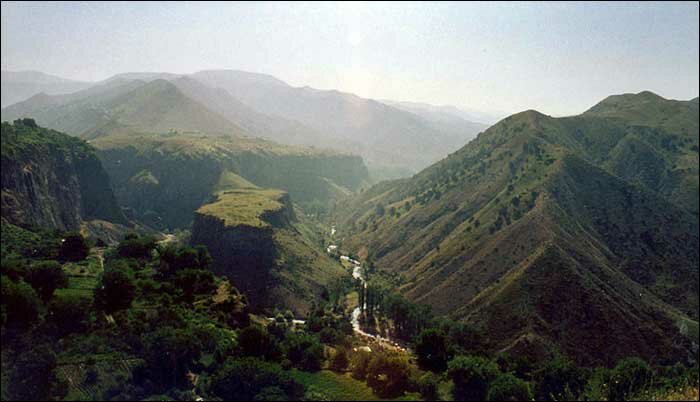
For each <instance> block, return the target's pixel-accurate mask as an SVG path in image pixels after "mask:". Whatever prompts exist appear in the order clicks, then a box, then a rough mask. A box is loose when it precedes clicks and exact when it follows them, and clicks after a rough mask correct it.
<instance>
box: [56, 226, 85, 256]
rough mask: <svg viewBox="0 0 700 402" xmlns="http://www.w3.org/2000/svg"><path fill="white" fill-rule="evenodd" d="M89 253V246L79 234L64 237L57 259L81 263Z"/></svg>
mask: <svg viewBox="0 0 700 402" xmlns="http://www.w3.org/2000/svg"><path fill="white" fill-rule="evenodd" d="M89 253H90V246H89V245H88V244H87V242H86V241H85V238H84V237H83V236H82V235H81V234H80V233H70V234H68V235H66V237H65V238H64V239H63V242H62V243H61V248H60V250H59V258H60V259H61V260H62V261H82V260H84V259H85V257H87V256H88V254H89Z"/></svg>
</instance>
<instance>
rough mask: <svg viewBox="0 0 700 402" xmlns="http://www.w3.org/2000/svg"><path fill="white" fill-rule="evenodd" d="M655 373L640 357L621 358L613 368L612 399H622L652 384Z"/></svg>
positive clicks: (611, 379) (611, 381)
mask: <svg viewBox="0 0 700 402" xmlns="http://www.w3.org/2000/svg"><path fill="white" fill-rule="evenodd" d="M653 375H654V373H653V372H652V370H651V368H650V367H649V364H647V362H645V361H644V360H642V359H640V358H638V357H629V358H626V359H622V360H620V362H618V363H617V365H616V366H615V368H614V369H613V370H612V375H611V378H610V399H611V400H616V401H621V400H624V399H627V398H628V397H630V396H632V395H634V394H636V393H639V392H640V391H642V390H643V389H644V388H645V387H648V386H649V385H650V384H651V381H652V379H653Z"/></svg>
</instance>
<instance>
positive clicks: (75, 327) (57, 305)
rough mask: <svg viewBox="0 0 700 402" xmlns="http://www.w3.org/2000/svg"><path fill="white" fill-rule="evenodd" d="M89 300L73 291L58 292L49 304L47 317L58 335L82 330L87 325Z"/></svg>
mask: <svg viewBox="0 0 700 402" xmlns="http://www.w3.org/2000/svg"><path fill="white" fill-rule="evenodd" d="M90 307H91V301H90V299H89V298H88V297H84V296H81V295H76V294H73V293H66V294H58V295H56V296H55V297H54V298H53V300H51V303H50V304H49V315H48V316H49V317H50V320H51V322H52V323H53V324H54V325H55V327H56V330H57V332H58V335H59V336H65V335H67V334H70V333H74V332H80V331H83V330H84V329H85V328H86V327H87V325H88V319H89V314H90Z"/></svg>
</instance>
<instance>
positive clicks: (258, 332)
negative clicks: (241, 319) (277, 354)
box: [238, 325, 272, 358]
mask: <svg viewBox="0 0 700 402" xmlns="http://www.w3.org/2000/svg"><path fill="white" fill-rule="evenodd" d="M238 347H239V348H240V351H241V354H242V355H243V356H252V357H260V358H264V357H266V356H269V354H270V351H271V348H272V339H270V335H269V334H268V333H267V331H266V330H265V328H263V327H260V326H258V325H251V326H248V327H245V328H243V329H242V330H241V331H240V333H239V334H238Z"/></svg>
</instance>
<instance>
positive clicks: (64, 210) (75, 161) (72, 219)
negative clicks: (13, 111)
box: [2, 119, 127, 230]
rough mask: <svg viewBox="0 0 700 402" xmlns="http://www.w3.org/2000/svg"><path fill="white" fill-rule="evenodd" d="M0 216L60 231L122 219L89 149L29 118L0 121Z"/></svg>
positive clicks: (84, 144) (80, 142) (98, 161)
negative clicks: (0, 193) (102, 221)
mask: <svg viewBox="0 0 700 402" xmlns="http://www.w3.org/2000/svg"><path fill="white" fill-rule="evenodd" d="M2 216H3V217H4V218H5V219H7V220H8V221H9V222H11V223H13V224H18V225H29V226H42V227H51V228H56V229H61V230H79V229H80V226H81V223H82V222H83V221H89V220H93V219H101V220H105V221H110V222H113V223H118V224H126V223H127V221H126V219H125V218H124V215H123V214H122V213H121V210H120V209H119V206H118V205H117V202H116V200H115V198H114V194H113V193H112V189H111V187H110V181H109V177H108V176H107V173H106V172H105V171H104V169H103V168H102V164H101V163H100V160H99V159H98V158H97V156H96V155H95V153H94V150H93V148H92V147H90V146H89V145H88V144H86V143H85V142H84V141H82V140H79V139H76V138H73V137H70V136H68V135H65V134H62V133H59V132H56V131H53V130H48V129H44V128H41V127H37V126H36V124H35V123H34V121H33V120H31V119H22V120H16V121H15V122H14V123H13V124H10V123H7V122H4V123H2Z"/></svg>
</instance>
